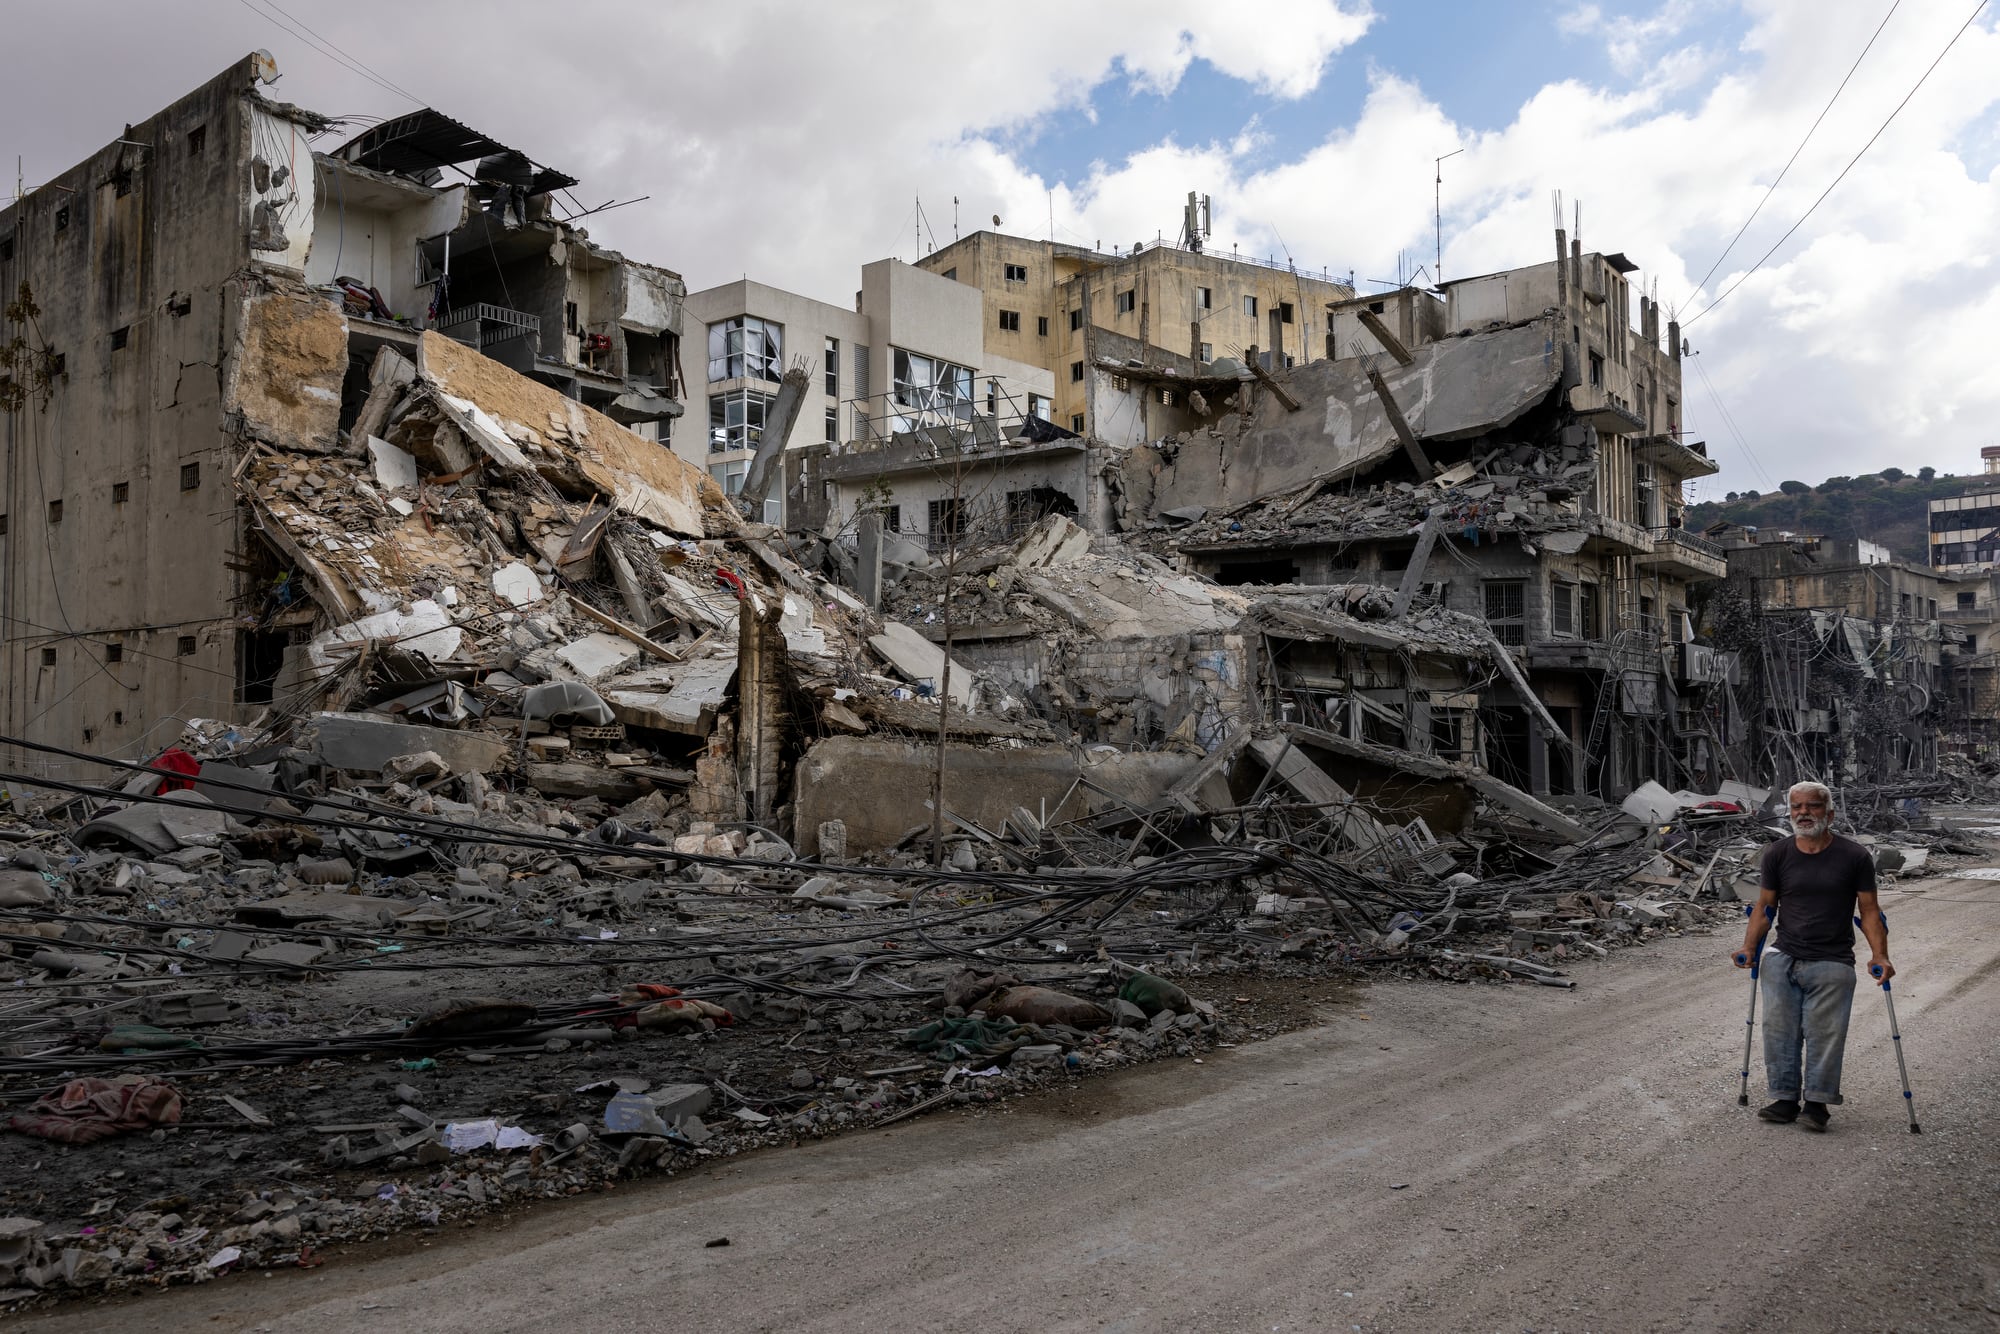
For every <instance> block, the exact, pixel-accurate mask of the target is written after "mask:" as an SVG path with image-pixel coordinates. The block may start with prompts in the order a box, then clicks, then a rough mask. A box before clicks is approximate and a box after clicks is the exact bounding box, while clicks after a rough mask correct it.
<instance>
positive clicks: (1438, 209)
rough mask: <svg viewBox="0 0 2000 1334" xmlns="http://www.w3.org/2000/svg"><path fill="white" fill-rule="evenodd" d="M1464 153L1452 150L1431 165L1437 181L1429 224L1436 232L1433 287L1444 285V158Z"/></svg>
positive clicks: (1432, 191) (1459, 150)
mask: <svg viewBox="0 0 2000 1334" xmlns="http://www.w3.org/2000/svg"><path fill="white" fill-rule="evenodd" d="M1464 151H1465V150H1464V149H1463V148H1454V149H1452V150H1451V151H1450V152H1449V153H1446V154H1445V155H1444V157H1441V158H1438V159H1437V160H1436V161H1435V162H1433V163H1431V166H1432V168H1433V169H1434V170H1435V171H1436V173H1437V179H1436V180H1434V181H1433V182H1432V183H1431V222H1432V225H1433V227H1435V229H1436V232H1437V267H1436V268H1435V269H1433V270H1431V278H1432V282H1431V286H1433V287H1442V286H1443V285H1444V158H1447V157H1457V156H1458V155H1459V154H1460V153H1463V152H1464Z"/></svg>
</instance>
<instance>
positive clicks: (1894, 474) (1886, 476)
mask: <svg viewBox="0 0 2000 1334" xmlns="http://www.w3.org/2000/svg"><path fill="white" fill-rule="evenodd" d="M1877 475H1878V476H1879V477H1881V479H1882V480H1883V481H1885V482H1900V481H1902V480H1903V479H1904V478H1905V477H1908V476H1909V475H1910V474H1908V473H1906V472H1904V471H1903V470H1902V469H1901V468H1884V469H1883V470H1882V471H1881V472H1880V473H1879V474H1877Z"/></svg>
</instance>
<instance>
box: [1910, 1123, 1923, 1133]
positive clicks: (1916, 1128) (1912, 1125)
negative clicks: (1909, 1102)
mask: <svg viewBox="0 0 2000 1334" xmlns="http://www.w3.org/2000/svg"><path fill="white" fill-rule="evenodd" d="M1910 1133H1911V1134H1912V1135H1921V1134H1923V1133H1924V1128H1923V1127H1922V1126H1920V1125H1918V1124H1917V1123H1916V1122H1914V1121H1912V1122H1911V1123H1910Z"/></svg>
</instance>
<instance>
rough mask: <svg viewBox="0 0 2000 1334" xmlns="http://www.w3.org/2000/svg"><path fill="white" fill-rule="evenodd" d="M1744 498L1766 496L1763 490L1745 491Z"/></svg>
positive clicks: (1761, 497)
mask: <svg viewBox="0 0 2000 1334" xmlns="http://www.w3.org/2000/svg"><path fill="white" fill-rule="evenodd" d="M1743 498H1744V499H1745V500H1762V499H1763V498H1764V493H1763V492H1762V491H1745V492H1744V493H1743Z"/></svg>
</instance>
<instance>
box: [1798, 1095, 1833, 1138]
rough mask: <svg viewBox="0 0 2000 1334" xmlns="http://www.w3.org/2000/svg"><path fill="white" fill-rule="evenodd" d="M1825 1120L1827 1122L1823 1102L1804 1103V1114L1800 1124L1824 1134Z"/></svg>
mask: <svg viewBox="0 0 2000 1334" xmlns="http://www.w3.org/2000/svg"><path fill="white" fill-rule="evenodd" d="M1826 1122H1827V1114H1826V1104H1825V1103H1823V1102H1809V1103H1807V1104H1806V1114H1805V1119H1804V1121H1803V1122H1802V1124H1803V1125H1804V1126H1805V1128H1806V1129H1807V1130H1811V1131H1816V1132H1818V1133H1819V1134H1822V1135H1824V1134H1825V1133H1826Z"/></svg>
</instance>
